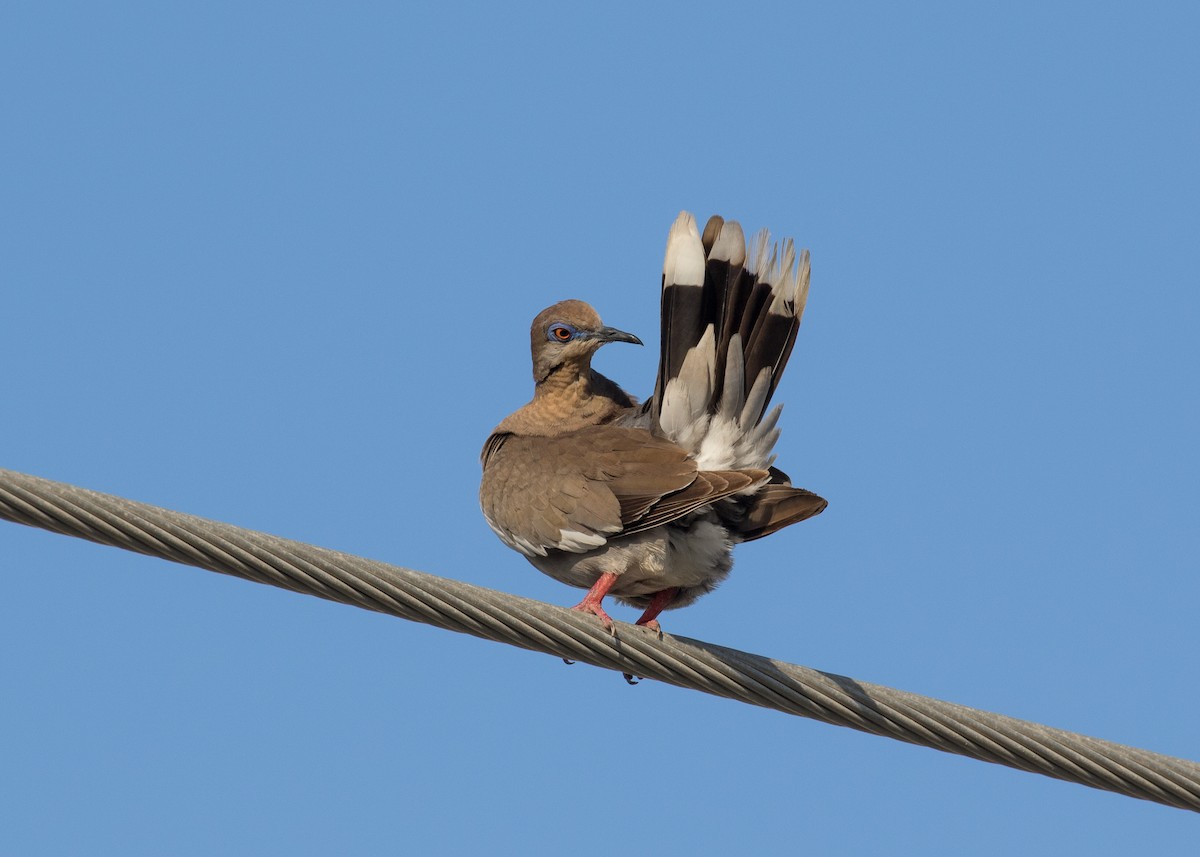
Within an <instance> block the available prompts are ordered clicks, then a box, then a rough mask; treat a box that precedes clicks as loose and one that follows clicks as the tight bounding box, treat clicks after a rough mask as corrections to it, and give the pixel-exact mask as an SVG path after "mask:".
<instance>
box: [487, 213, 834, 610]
mask: <svg viewBox="0 0 1200 857" xmlns="http://www.w3.org/2000/svg"><path fill="white" fill-rule="evenodd" d="M808 278H809V262H808V252H807V251H803V252H801V253H800V254H799V256H797V254H796V249H795V246H794V244H793V243H792V242H791V240H786V241H784V242H783V245H782V249H781V248H780V247H779V246H778V245H774V246H769V236H768V234H767V233H766V231H765V230H764V231H763V232H760V233H759V234H758V235H757V236H756V237H755V239H754V241H753V243H752V245H751V246H750V247H749V248H748V247H747V246H746V243H745V239H744V237H743V235H742V229H741V227H740V226H739V225H738V224H737V223H736V222H734V221H728V222H726V221H723V220H722V219H721V218H720V217H715V216H714V217H713V218H712V219H710V220H709V221H708V224H707V225H706V226H705V228H704V236H703V238H701V236H700V234H699V233H698V232H697V230H696V221H695V219H694V218H693V217H692V215H691V214H688V213H687V212H682V213H681V214H680V215H679V217H678V218H677V219H676V220H675V223H674V225H672V227H671V232H670V235H669V236H668V238H667V252H666V258H665V260H664V262H663V289H662V345H661V354H660V360H659V367H658V381H657V383H656V385H655V390H654V395H653V396H652V397H651V398H650V399H649V400H648V401H646V402H645V403H644V404H641V405H639V404H638V403H637V402H636V401H635V400H634V399H633V398H632V397H631V396H630V395H629V394H628V393H626V392H625V391H624V390H622V389H621V388H620V387H618V386H617V385H616V384H615V383H613V382H612V381H610V380H609V379H608V378H605V377H604V376H603V375H601V374H600V373H598V372H596V371H595V370H594V369H592V366H591V362H592V355H593V354H595V353H596V351H597V349H599V348H600V346H601V345H603V344H604V343H606V342H632V343H636V344H638V345H640V344H641V340H639V339H638V338H637V337H636V336H634V335H632V334H630V333H625V332H624V331H621V330H617V329H616V328H612V327H606V326H604V325H603V324H602V323H601V321H600V316H599V315H598V314H597V313H596V311H595V310H594V309H592V308H591V307H590V306H588V305H587V304H586V303H584V302H583V301H578V300H568V301H562V302H560V303H557V304H555V305H554V306H552V307H548V308H547V309H544V310H542V311H541V312H540V313H538V316H537V318H535V319H534V320H533V326H532V327H531V328H530V332H529V335H530V343H531V345H532V350H533V380H534V383H535V386H534V395H533V400H532V401H530V402H529V404H527V405H525V406H524V407H523V408H521V409H520V410H518V411H517V412H516V413H514V414H512V415H510V416H509V417H508V418H507V419H505V420H504V421H503V422H502V423H500V425H498V426H497V427H496V429H495V431H493V432H492V434H491V436H490V437H489V438H488V439H487V443H485V444H484V447H483V453H482V455H481V461H482V463H483V482H482V484H481V486H480V490H479V499H480V505H481V506H482V508H483V514H484V517H485V518H487V522H488V525H489V526H491V528H492V529H493V530H495V532H496V534H497V535H498V536H500V538H501V539H502V540H503V541H504V543H505V544H507V545H508V546H509V547H511V548H513V549H514V550H517V551H520V552H521V553H522V554H524V555H525V556H526V557H527V558H528V559H529V561H530V562H531V563H533V565H534V566H536V567H537V568H538V569H539V570H541V571H543V572H545V573H546V574H548V575H550V576H551V577H553V578H555V579H556V580H560V581H562V582H563V583H567V584H570V585H572V586H578V587H581V588H584V589H587V590H588V593H587V595H586V596H585V597H584V599H583V601H581V602H580V603H579V604H578V605H576V607H575V609H577V610H582V611H586V612H590V613H594V614H595V615H596V616H598V617H599V618H600V620H601V622H603V623H604V625H605V626H606V627H608V628H609V629H611V628H612V619H611V618H609V616H608V614H607V613H605V612H604V609H603V607H602V606H601V602H602V600H603V598H604V596H605V595H608V594H612V595H613V596H614V597H616V598H617V599H618V600H619V601H622V602H625V603H628V604H632V605H634V606H636V607H641V608H644V610H645V612H644V613H643V614H642V617H641V618H640V619H638V624H639V625H647V626H650V627H651V628H654V629H657V628H658V621H657V617H658V614H659V613H661V612H662V611H663V610H666V609H673V608H676V607H683V606H686V605H688V604H690V603H692V602H693V601H695V600H696V599H697V598H699V597H700V596H701V595H703V594H704V593H706V592H710V591H712V589H713V588H714V587H716V585H717V584H718V583H720V582H721V580H723V579H724V577H725V576H726V575H727V574H728V573H729V569H730V568H731V567H732V565H733V559H732V556H731V551H732V548H733V545H734V544H736V543H738V542H745V541H750V540H752V539H758V538H762V537H763V536H767V535H770V534H771V533H773V532H775V531H776V530H779V529H782V528H783V527H786V526H788V525H789V524H794V523H796V522H797V521H803V520H804V519H805V518H810V517H812V516H813V515H816V514H818V513H819V512H821V511H822V510H823V509H824V508H825V506H826V503H825V501H824V500H823V499H821V498H820V497H818V496H817V495H816V494H813V493H812V492H811V491H805V490H804V489H802V488H793V487H792V484H791V481H790V480H789V479H788V477H787V475H786V474H785V473H783V472H782V471H781V470H778V469H777V468H775V467H772V466H771V464H772V462H773V461H774V456H773V455H772V454H771V449H772V447H773V446H774V445H775V440H776V439H777V438H778V436H779V429H778V428H776V427H775V424H776V421H777V420H778V419H779V413H780V407H776V408H774V409H773V410H772V411H771V412H770V413H769V414H768V413H767V405H768V404H769V402H770V400H771V395H772V394H773V393H774V392H775V387H776V385H778V383H779V378H780V376H781V375H782V373H783V368H784V365H785V364H786V363H787V359H788V355H789V354H790V353H791V351H792V345H793V344H794V343H795V341H796V333H797V331H798V330H799V327H800V317H801V315H802V314H803V312H804V303H805V299H806V298H807V296H808Z"/></svg>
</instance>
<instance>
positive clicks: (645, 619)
mask: <svg viewBox="0 0 1200 857" xmlns="http://www.w3.org/2000/svg"><path fill="white" fill-rule="evenodd" d="M678 594H679V588H678V587H676V586H672V587H671V588H670V589H663V590H661V591H659V592H655V593H654V597H653V598H651V599H650V603H649V604H648V605H647V606H646V612H645V613H643V614H642V618H640V619H638V620H637V624H638V625H643V626H645V627H647V628H649V629H650V630H651V631H658V633H659V634H660V635H661V634H662V626H660V625H659V624H658V614H659V613H661V612H663V610H665V609H666V608H667V606H668V605H669V604H670V603H671V602H672V601H674V600H675V596H677V595H678Z"/></svg>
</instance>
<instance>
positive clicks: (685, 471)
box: [479, 426, 768, 556]
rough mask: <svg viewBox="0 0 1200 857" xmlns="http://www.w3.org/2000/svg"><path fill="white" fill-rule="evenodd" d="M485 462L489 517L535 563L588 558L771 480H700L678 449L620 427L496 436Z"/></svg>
mask: <svg viewBox="0 0 1200 857" xmlns="http://www.w3.org/2000/svg"><path fill="white" fill-rule="evenodd" d="M482 458H483V483H482V485H481V486H480V492H479V496H480V505H481V506H482V507H483V513H484V516H485V517H486V518H487V521H488V524H490V525H491V527H492V529H493V530H495V531H496V533H497V534H498V535H499V536H500V537H501V538H502V539H503V540H504V541H505V542H506V543H507V544H508V545H509V546H510V547H513V548H515V549H516V550H519V551H521V552H522V553H524V554H526V555H527V556H534V555H545V553H546V552H547V551H548V550H565V551H571V552H575V553H584V552H586V551H589V550H592V549H594V548H597V547H599V546H601V545H603V544H604V543H605V542H606V541H607V540H608V539H609V538H610V537H613V536H618V535H630V534H632V533H638V532H642V531H644V530H648V529H652V528H653V527H657V526H659V525H661V524H665V523H669V522H670V521H673V520H676V519H678V518H680V517H682V516H684V515H686V514H688V513H689V512H692V511H694V510H696V509H698V508H700V507H702V506H704V505H707V504H708V503H711V502H713V501H714V500H718V499H720V498H721V497H726V496H728V495H730V494H733V493H736V492H738V491H741V490H743V489H744V488H747V487H750V486H751V485H753V484H755V483H756V482H762V481H765V480H766V479H767V478H768V473H767V472H766V471H763V470H744V471H736V470H735V471H713V472H700V471H698V470H697V469H696V462H695V461H693V460H692V459H691V458H689V457H688V455H687V453H686V452H685V451H684V450H683V449H681V448H680V447H679V446H677V445H675V444H674V443H671V442H670V441H668V440H664V439H663V438H660V437H656V436H655V435H653V434H651V433H650V432H648V431H646V430H645V429H633V428H621V427H617V426H596V427H593V428H589V429H584V430H582V431H577V432H572V433H570V434H566V435H562V436H559V437H527V436H522V435H506V434H501V435H493V436H492V437H491V438H489V439H488V442H487V444H486V445H485V447H484V452H483V456H482Z"/></svg>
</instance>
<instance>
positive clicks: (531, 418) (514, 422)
mask: <svg viewBox="0 0 1200 857" xmlns="http://www.w3.org/2000/svg"><path fill="white" fill-rule="evenodd" d="M633 404H634V401H633V399H632V398H630V396H629V395H628V394H627V393H626V392H625V391H624V390H622V389H621V388H620V387H618V386H617V385H616V384H615V383H613V382H612V381H610V380H609V379H608V378H605V377H604V376H603V375H601V374H600V373H599V372H596V371H595V370H593V369H592V368H591V366H589V365H582V366H579V365H573V364H563V365H562V366H560V367H559V368H557V369H556V370H555V371H553V372H551V373H549V374H548V375H547V376H546V377H545V378H543V379H542V380H540V381H538V382H537V386H536V387H534V393H533V401H531V402H530V403H529V404H527V405H526V406H525V407H523V408H521V409H520V410H519V411H517V412H516V413H514V414H513V415H512V416H510V417H509V418H508V419H506V420H505V421H504V422H503V423H501V424H500V427H499V428H498V430H503V431H510V432H512V433H514V434H523V435H537V436H543V437H553V436H555V435H559V434H564V433H566V432H571V431H578V430H579V429H581V428H587V427H588V426H595V425H602V424H604V423H607V422H611V421H612V420H613V419H614V418H615V417H616V416H618V415H619V414H621V413H622V412H624V411H625V410H627V409H628V408H631V407H633Z"/></svg>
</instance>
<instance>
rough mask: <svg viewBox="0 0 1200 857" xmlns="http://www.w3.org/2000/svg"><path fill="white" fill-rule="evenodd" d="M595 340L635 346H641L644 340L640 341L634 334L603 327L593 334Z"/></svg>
mask: <svg viewBox="0 0 1200 857" xmlns="http://www.w3.org/2000/svg"><path fill="white" fill-rule="evenodd" d="M591 338H593V339H599V340H600V341H601V342H631V343H633V344H634V345H641V344H642V340H640V339H638V338H637V337H636V336H634V335H633V334H632V333H626V332H625V331H623V330H617V329H616V328H615V327H602V328H600V329H599V330H597V331H596V332H595V333H593V334H592V337H591Z"/></svg>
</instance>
